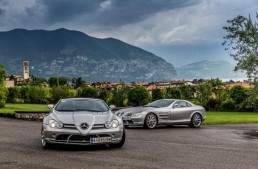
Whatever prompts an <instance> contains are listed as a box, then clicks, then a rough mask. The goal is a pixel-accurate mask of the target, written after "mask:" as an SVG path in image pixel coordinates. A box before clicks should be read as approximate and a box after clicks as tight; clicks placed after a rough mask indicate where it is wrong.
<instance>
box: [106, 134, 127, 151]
mask: <svg viewBox="0 0 258 169" xmlns="http://www.w3.org/2000/svg"><path fill="white" fill-rule="evenodd" d="M124 143H125V129H123V136H122V140H121V142H120V143H118V144H109V147H111V148H121V147H123V145H124Z"/></svg>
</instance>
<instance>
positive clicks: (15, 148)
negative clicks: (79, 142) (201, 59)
mask: <svg viewBox="0 0 258 169" xmlns="http://www.w3.org/2000/svg"><path fill="white" fill-rule="evenodd" d="M40 129H41V122H35V121H22V120H15V119H9V118H0V168H1V169H13V168H20V169H27V168H35V169H37V168H39V169H43V168H44V169H47V168H48V169H58V168H60V169H61V168H62V169H72V168H76V169H82V168H88V169H89V168H91V169H93V168H98V169H100V168H105V169H107V168H119V169H121V168H141V169H144V168H170V169H173V168H175V169H180V168H191V169H195V168H196V169H201V168H205V169H207V168H209V169H212V168H218V169H221V168H223V169H227V168H232V169H237V168H239V169H249V168H250V169H255V168H258V160H257V158H258V137H257V136H256V135H258V134H257V132H256V130H258V124H243V125H217V126H202V127H201V128H199V129H192V128H188V127H160V128H157V129H154V130H146V129H143V128H130V129H126V132H127V138H126V143H125V146H124V147H123V148H122V149H110V148H108V147H105V146H94V147H88V146H87V147H77V146H61V147H57V148H55V149H50V150H44V149H42V148H41V144H40Z"/></svg>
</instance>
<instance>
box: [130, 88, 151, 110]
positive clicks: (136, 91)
mask: <svg viewBox="0 0 258 169" xmlns="http://www.w3.org/2000/svg"><path fill="white" fill-rule="evenodd" d="M150 99H151V97H150V94H149V92H148V91H147V89H146V88H145V87H142V86H137V87H135V88H132V89H130V90H129V92H128V101H129V103H130V104H131V105H133V106H139V105H141V106H142V105H145V104H147V103H148V102H149V101H150Z"/></svg>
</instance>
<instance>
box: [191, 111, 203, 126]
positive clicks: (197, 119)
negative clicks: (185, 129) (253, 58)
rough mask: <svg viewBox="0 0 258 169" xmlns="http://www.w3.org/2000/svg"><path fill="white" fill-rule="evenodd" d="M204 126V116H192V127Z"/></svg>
mask: <svg viewBox="0 0 258 169" xmlns="http://www.w3.org/2000/svg"><path fill="white" fill-rule="evenodd" d="M201 124H202V116H201V115H200V114H199V113H195V114H194V115H193V116H192V119H191V123H190V127H193V128H198V127H200V126H201Z"/></svg>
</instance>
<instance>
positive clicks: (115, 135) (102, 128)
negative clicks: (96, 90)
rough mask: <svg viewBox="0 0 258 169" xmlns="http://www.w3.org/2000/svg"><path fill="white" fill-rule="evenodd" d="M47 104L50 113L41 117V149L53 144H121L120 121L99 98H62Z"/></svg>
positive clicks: (123, 133)
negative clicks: (55, 102) (54, 102)
mask: <svg viewBox="0 0 258 169" xmlns="http://www.w3.org/2000/svg"><path fill="white" fill-rule="evenodd" d="M48 107H49V108H50V109H51V112H50V114H49V115H48V116H47V117H45V118H44V119H43V126H42V132H41V138H42V139H41V142H42V146H43V148H48V147H50V146H51V145H53V144H75V145H94V144H108V145H109V146H110V147H114V148H121V147H122V146H123V145H124V142H125V130H124V125H123V121H122V119H121V118H120V117H118V116H116V115H115V114H113V113H112V112H111V110H110V108H109V107H108V106H107V104H106V103H105V102H104V101H103V100H100V99H90V98H70V99H62V100H60V101H59V102H58V103H57V104H56V105H55V106H53V105H48Z"/></svg>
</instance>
